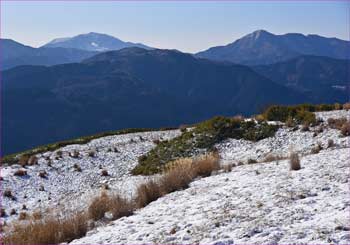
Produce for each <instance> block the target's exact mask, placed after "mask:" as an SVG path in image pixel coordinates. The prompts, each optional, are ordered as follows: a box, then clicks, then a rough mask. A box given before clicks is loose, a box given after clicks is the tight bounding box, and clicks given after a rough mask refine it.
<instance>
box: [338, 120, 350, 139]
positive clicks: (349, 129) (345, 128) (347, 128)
mask: <svg viewBox="0 0 350 245" xmlns="http://www.w3.org/2000/svg"><path fill="white" fill-rule="evenodd" d="M340 132H341V134H342V135H344V136H349V135H350V122H346V123H344V124H343V125H342V127H341V129H340Z"/></svg>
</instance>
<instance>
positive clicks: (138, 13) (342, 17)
mask: <svg viewBox="0 0 350 245" xmlns="http://www.w3.org/2000/svg"><path fill="white" fill-rule="evenodd" d="M0 4H1V33H0V35H1V37H2V38H11V39H13V40H15V41H18V42H21V43H23V44H26V45H30V46H33V47H39V46H41V45H44V44H45V43H47V42H49V41H51V40H52V39H54V38H59V37H70V36H75V35H78V34H82V33H88V32H99V33H105V34H109V35H112V36H115V37H117V38H119V39H121V40H123V41H131V42H141V43H144V44H146V45H148V46H152V47H156V48H168V49H178V50H181V51H183V52H198V51H202V50H205V49H207V48H209V47H212V46H218V45H225V44H228V43H231V42H233V41H234V40H236V39H238V38H240V37H242V36H244V35H246V34H248V33H251V32H253V31H255V30H258V29H264V30H267V31H269V32H272V33H275V34H284V33H290V32H297V33H303V34H319V35H321V36H326V37H337V38H340V39H344V40H349V29H350V27H349V19H350V18H349V9H350V2H349V1H319V2H318V1H300V0H299V1H276V0H275V1H245V2H244V1H210V2H209V1H187V2H185V1H166V2H164V1H163V2H161V1H133V2H130V1H74V2H72V1H71V2H69V1H52V2H50V1H36V2H35V1H10V0H8V1H4V0H2V1H0Z"/></svg>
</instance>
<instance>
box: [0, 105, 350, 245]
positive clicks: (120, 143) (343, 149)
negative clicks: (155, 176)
mask: <svg viewBox="0 0 350 245" xmlns="http://www.w3.org/2000/svg"><path fill="white" fill-rule="evenodd" d="M316 115H317V117H319V118H322V119H323V120H324V121H325V122H326V121H327V119H328V118H330V117H333V118H340V117H347V118H350V117H349V112H348V111H330V112H318V113H316ZM315 132H316V133H315ZM179 134H180V131H179V130H171V131H160V132H146V133H133V134H126V135H118V136H108V137H103V138H99V139H95V140H93V141H91V142H90V143H88V144H86V145H69V146H66V147H63V148H61V149H59V150H57V151H55V152H47V153H44V154H39V155H37V156H38V157H39V164H38V165H34V166H30V167H27V168H26V170H27V172H28V174H29V176H27V177H18V176H13V173H14V172H15V171H16V169H18V168H20V166H18V165H17V166H16V165H13V166H9V167H5V168H2V171H1V176H2V177H3V179H4V180H3V181H2V186H3V188H4V189H11V190H12V192H13V193H14V196H15V197H16V200H11V199H10V198H6V197H4V198H3V200H2V207H3V208H5V209H6V211H7V213H9V211H10V209H12V208H14V209H16V210H17V211H18V212H20V209H21V207H22V205H23V204H25V205H26V206H27V208H28V209H29V211H28V212H30V211H33V210H36V209H42V210H45V209H48V208H49V209H59V208H71V209H72V210H76V209H79V208H85V207H86V206H85V205H86V204H87V203H88V200H89V199H90V198H91V197H92V196H94V195H96V194H98V193H99V191H100V190H101V187H103V186H104V185H108V186H109V188H110V189H111V192H113V191H118V192H122V193H123V194H124V195H125V196H131V195H132V194H133V192H134V190H135V187H136V186H137V185H138V184H139V183H140V182H142V181H144V180H146V179H147V178H146V177H141V176H131V175H130V170H131V169H132V168H133V167H134V166H136V164H137V158H138V157H139V156H141V155H143V154H145V153H146V152H148V151H149V150H151V149H152V148H153V147H154V146H155V144H154V143H153V140H156V139H160V140H165V139H171V138H173V137H176V136H178V135H179ZM330 139H332V140H333V141H334V143H335V145H334V146H333V147H328V141H329V140H330ZM349 140H350V137H343V136H341V135H340V132H339V130H335V129H330V128H328V127H324V129H323V131H322V130H320V126H318V127H314V128H311V131H307V132H302V131H301V130H300V129H297V130H294V131H293V130H292V129H290V128H285V127H283V128H280V129H279V130H278V131H277V133H276V135H275V136H274V137H271V138H268V139H264V140H261V141H259V142H249V141H245V140H234V139H228V140H226V141H224V142H222V143H220V144H217V145H216V147H217V148H218V150H219V153H220V156H221V157H222V160H223V162H224V163H237V162H239V161H242V162H244V163H246V161H247V160H248V159H256V160H259V161H263V159H264V158H265V157H266V156H267V155H269V154H273V155H279V156H283V157H286V156H288V155H289V153H290V151H295V152H298V153H299V154H300V156H301V166H302V169H301V170H299V171H290V170H289V166H288V164H289V163H288V160H279V161H274V162H270V163H257V164H249V165H247V164H245V165H241V166H237V167H234V168H233V171H232V172H230V173H219V174H217V175H214V176H211V177H208V178H202V179H198V180H196V181H194V182H193V183H191V185H190V188H188V189H186V190H182V191H177V192H174V193H171V194H168V195H166V196H164V197H162V198H160V199H158V200H157V201H155V202H152V203H151V204H149V205H148V206H147V207H145V208H143V209H140V210H138V211H137V212H136V213H135V214H134V215H132V216H129V217H124V218H121V219H119V220H116V221H113V222H111V223H110V224H108V225H106V226H101V227H99V228H95V229H93V230H91V231H89V233H88V234H87V236H86V237H83V238H81V239H77V240H75V241H73V243H75V244H82V243H84V244H86V243H89V244H96V243H103V244H104V243H114V244H115V243H128V244H130V243H134V244H140V243H143V244H144V243H181V244H184V243H187V244H193V243H206V244H209V243H210V244H229V243H343V244H349V243H350V226H349V218H350V217H349V214H350V198H349V197H350V190H349V183H348V179H349V175H350V173H349V167H350V166H349V165H350V154H349V153H350V142H349ZM318 144H321V145H322V147H323V149H322V150H321V151H320V152H319V153H318V154H311V151H312V149H313V148H314V147H315V146H317V145H318ZM114 149H117V150H116V151H115V150H114ZM75 150H76V151H78V152H79V153H80V155H79V157H77V158H74V157H71V156H69V153H72V152H73V151H75ZM58 151H62V152H63V154H62V157H61V158H58V159H56V157H57V153H58ZM90 151H94V152H96V155H95V156H94V157H91V156H89V152H90ZM48 159H50V160H48ZM49 161H51V162H52V163H51V166H49V165H48V162H49ZM74 164H77V166H79V167H81V170H82V171H81V172H78V171H76V168H75V167H74ZM102 169H106V170H107V171H108V173H109V175H110V176H107V177H103V176H101V171H102ZM41 170H45V171H46V172H47V173H48V177H47V178H40V177H39V176H38V173H39V172H40V171H41ZM41 185H43V187H44V191H39V188H40V186H41ZM4 219H5V220H7V221H10V220H13V219H17V215H13V216H7V217H5V218H4Z"/></svg>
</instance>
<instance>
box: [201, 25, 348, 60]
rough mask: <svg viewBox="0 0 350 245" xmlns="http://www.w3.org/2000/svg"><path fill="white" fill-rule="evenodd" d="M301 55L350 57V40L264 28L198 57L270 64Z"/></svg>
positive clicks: (202, 53)
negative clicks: (270, 30)
mask: <svg viewBox="0 0 350 245" xmlns="http://www.w3.org/2000/svg"><path fill="white" fill-rule="evenodd" d="M300 55H316V56H327V57H331V58H336V59H348V58H350V42H349V41H344V40H340V39H337V38H326V37H321V36H318V35H307V36H305V35H303V34H299V33H288V34H285V35H274V34H272V33H269V32H267V31H264V30H258V31H255V32H253V33H251V34H248V35H246V36H244V37H242V38H240V39H238V40H236V41H234V42H233V43H230V44H228V45H225V46H217V47H212V48H209V49H208V50H205V51H203V52H199V53H197V54H196V56H197V57H201V58H206V59H212V60H219V61H230V62H234V63H238V64H245V65H266V64H272V63H277V62H281V61H286V60H289V59H292V58H295V57H297V56H300Z"/></svg>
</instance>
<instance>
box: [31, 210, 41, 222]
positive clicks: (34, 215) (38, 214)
mask: <svg viewBox="0 0 350 245" xmlns="http://www.w3.org/2000/svg"><path fill="white" fill-rule="evenodd" d="M42 218H43V215H42V214H41V212H40V211H35V212H33V213H32V219H33V220H39V219H42Z"/></svg>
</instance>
